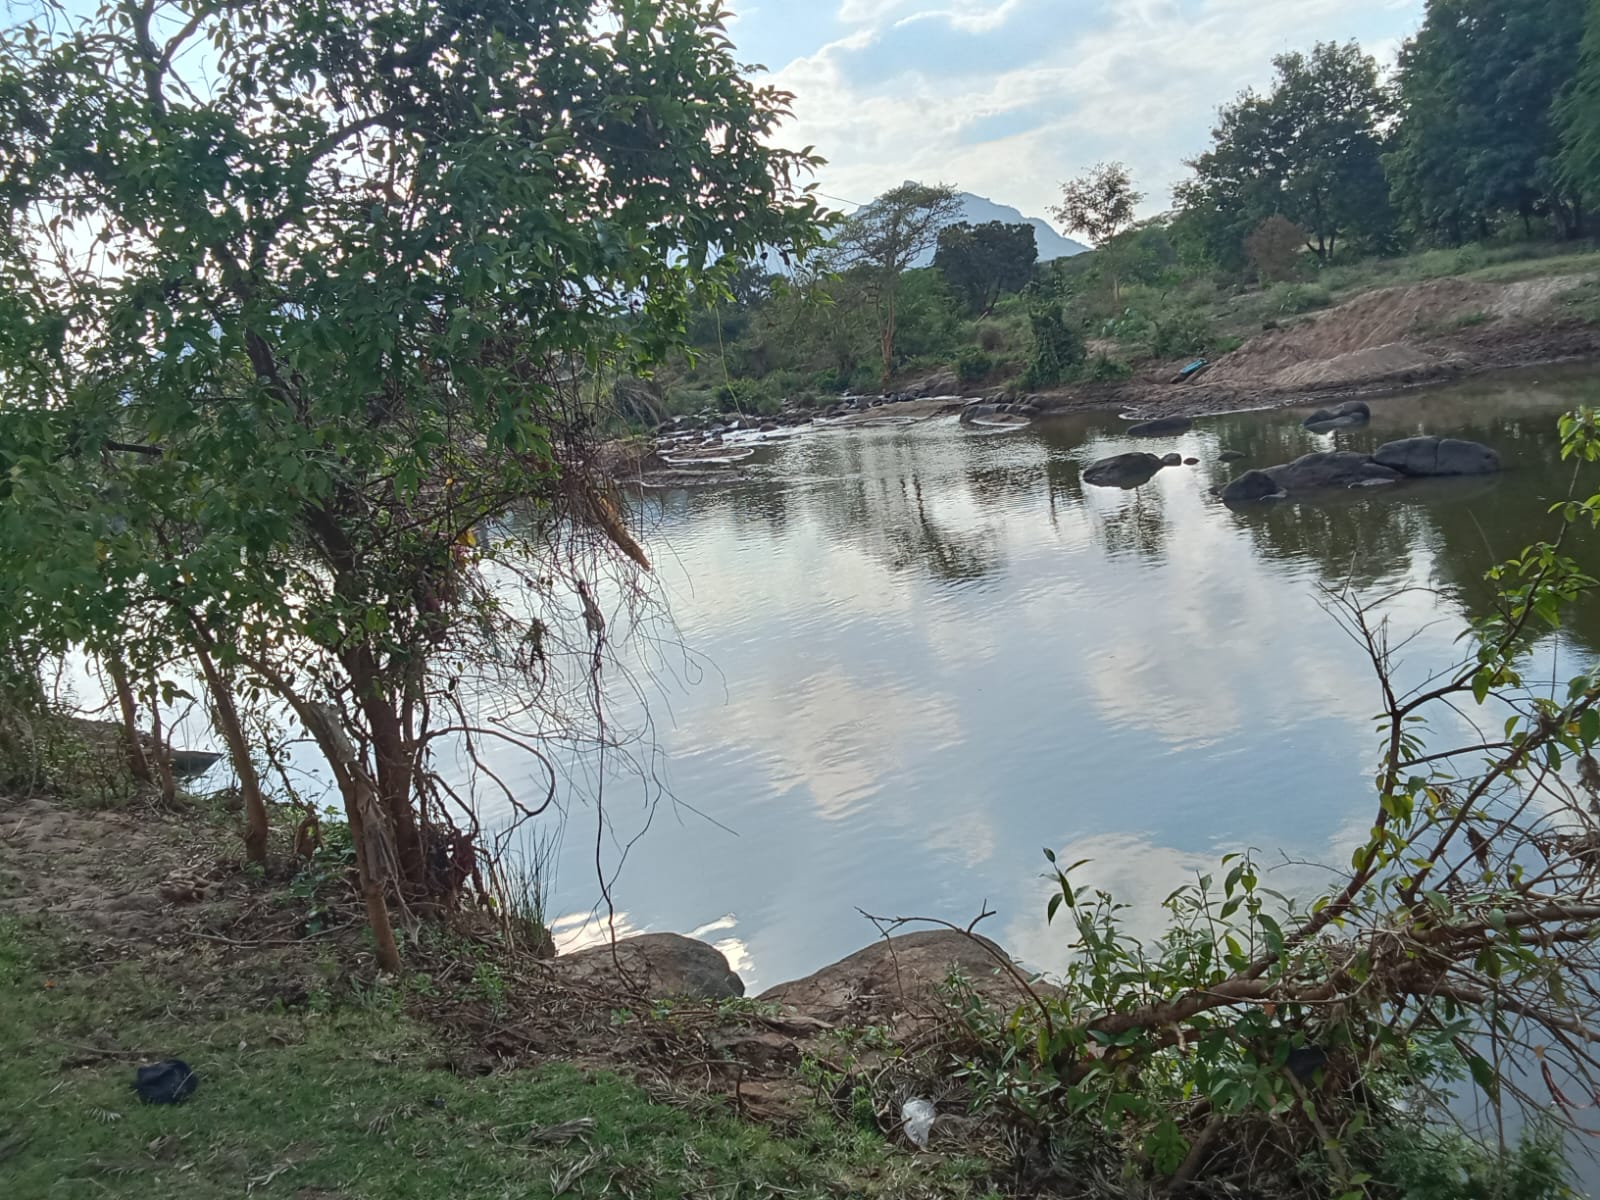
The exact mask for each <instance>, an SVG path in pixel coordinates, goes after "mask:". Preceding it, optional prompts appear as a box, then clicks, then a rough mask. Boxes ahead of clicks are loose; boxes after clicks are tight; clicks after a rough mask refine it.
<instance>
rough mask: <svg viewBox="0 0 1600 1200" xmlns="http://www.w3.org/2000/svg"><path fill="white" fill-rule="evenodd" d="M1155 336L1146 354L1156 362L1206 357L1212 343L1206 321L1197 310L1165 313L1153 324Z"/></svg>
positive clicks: (1211, 330) (1211, 334)
mask: <svg viewBox="0 0 1600 1200" xmlns="http://www.w3.org/2000/svg"><path fill="white" fill-rule="evenodd" d="M1154 325H1155V334H1154V336H1153V337H1152V338H1151V339H1150V352H1151V353H1152V354H1154V355H1155V356H1156V357H1157V358H1178V357H1180V356H1182V355H1186V354H1207V353H1209V352H1210V350H1211V346H1212V343H1213V342H1214V341H1215V340H1216V331H1215V330H1213V329H1212V327H1211V321H1210V319H1209V318H1208V317H1207V316H1206V315H1205V314H1204V313H1202V312H1200V311H1199V310H1198V309H1192V308H1184V309H1178V310H1176V311H1174V312H1170V313H1165V314H1163V315H1162V316H1160V317H1158V318H1156V319H1155V321H1154Z"/></svg>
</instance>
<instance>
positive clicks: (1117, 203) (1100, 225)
mask: <svg viewBox="0 0 1600 1200" xmlns="http://www.w3.org/2000/svg"><path fill="white" fill-rule="evenodd" d="M1143 199H1144V193H1142V192H1139V191H1137V190H1135V188H1134V186H1133V177H1132V176H1131V175H1129V173H1128V168H1127V167H1125V166H1123V165H1122V164H1121V163H1119V162H1113V163H1100V164H1098V165H1097V166H1096V167H1095V168H1094V169H1093V170H1091V171H1090V172H1089V173H1088V174H1087V175H1082V176H1079V177H1078V178H1077V179H1073V180H1069V181H1068V182H1066V183H1065V184H1063V185H1062V186H1061V203H1060V204H1058V205H1057V206H1056V207H1055V208H1054V209H1053V210H1052V213H1053V215H1054V216H1055V218H1056V220H1058V221H1060V222H1061V223H1062V224H1063V225H1065V226H1066V228H1067V232H1068V233H1082V234H1085V235H1087V236H1088V238H1089V240H1090V241H1092V242H1093V243H1094V244H1095V247H1096V249H1097V250H1098V251H1099V252H1100V257H1102V258H1103V259H1104V260H1105V264H1106V267H1107V273H1108V274H1109V275H1110V277H1111V295H1112V298H1113V302H1115V300H1116V299H1117V298H1118V297H1119V296H1120V294H1121V284H1120V282H1119V280H1118V278H1117V266H1116V247H1114V246H1113V245H1112V243H1113V242H1114V241H1115V239H1116V238H1117V235H1118V234H1120V233H1122V232H1123V231H1124V230H1127V229H1129V228H1130V227H1131V226H1132V225H1133V222H1134V218H1135V215H1136V212H1137V209H1138V207H1139V203H1140V201H1142V200H1143Z"/></svg>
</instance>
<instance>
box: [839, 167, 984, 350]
mask: <svg viewBox="0 0 1600 1200" xmlns="http://www.w3.org/2000/svg"><path fill="white" fill-rule="evenodd" d="M960 211H961V203H960V201H958V200H957V199H956V195H955V189H954V188H950V187H945V186H943V185H939V186H937V187H928V186H926V185H924V184H920V183H904V184H901V185H900V186H899V187H897V188H891V189H890V190H889V191H887V192H885V193H884V194H883V195H881V196H879V197H878V198H877V199H876V200H874V201H873V202H872V203H871V204H869V205H867V206H866V207H865V208H863V209H861V210H860V211H858V212H856V213H853V214H851V216H849V217H848V218H847V219H845V220H844V221H843V222H842V223H841V224H840V227H839V230H838V233H837V235H836V236H835V239H834V251H833V256H832V257H833V260H834V264H835V265H836V266H837V267H839V268H840V269H843V270H849V271H854V272H857V273H858V274H859V275H860V276H861V277H862V279H863V280H864V281H865V282H866V284H867V287H868V291H869V294H870V295H871V297H872V300H873V303H874V306H875V307H876V309H877V311H878V327H879V337H878V343H879V350H880V354H881V358H882V362H883V378H884V381H885V382H887V381H888V379H889V376H890V375H891V374H892V373H893V371H894V362H895V334H896V324H897V307H898V304H899V293H900V276H901V275H903V274H904V273H905V272H906V271H907V270H908V269H909V268H910V267H911V266H912V265H914V264H915V263H916V262H917V260H918V259H920V258H921V257H922V256H923V255H924V254H926V253H927V252H928V251H929V250H932V249H933V248H934V247H935V246H936V245H937V244H938V241H939V231H940V230H942V229H944V228H945V226H947V225H949V224H951V223H952V222H954V221H955V219H956V217H957V216H958V215H959V214H960Z"/></svg>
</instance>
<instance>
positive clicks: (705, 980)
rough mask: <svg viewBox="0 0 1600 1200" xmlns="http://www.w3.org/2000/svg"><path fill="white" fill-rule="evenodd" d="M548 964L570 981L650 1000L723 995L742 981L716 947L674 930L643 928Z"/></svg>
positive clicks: (738, 991)
mask: <svg viewBox="0 0 1600 1200" xmlns="http://www.w3.org/2000/svg"><path fill="white" fill-rule="evenodd" d="M613 951H614V952H615V953H613ZM550 967H551V969H553V970H554V971H555V972H556V973H557V974H559V975H561V976H563V977H565V978H566V979H568V980H569V981H571V982H573V983H578V984H595V985H600V986H603V987H608V988H614V987H623V988H626V989H627V990H629V991H637V992H641V993H643V994H644V995H645V996H648V997H649V998H650V999H652V1000H665V999H668V998H687V999H693V1000H728V999H731V998H733V997H735V996H742V995H744V981H743V980H742V979H740V978H739V977H738V976H737V975H735V974H734V973H733V970H732V968H730V967H729V966H728V960H727V959H726V958H724V957H723V956H722V952H721V951H720V950H718V949H717V948H716V947H715V946H710V945H707V944H706V943H705V942H701V941H697V940H695V939H694V938H687V937H683V936H681V935H679V934H676V933H646V934H641V935H640V936H638V937H632V938H626V939H624V940H623V941H620V942H618V943H617V944H616V945H615V946H614V947H613V946H611V945H604V946H594V947H591V948H590V949H588V950H579V951H578V952H577V953H576V954H564V955H562V956H561V957H560V958H557V959H553V960H552V961H551V963H550Z"/></svg>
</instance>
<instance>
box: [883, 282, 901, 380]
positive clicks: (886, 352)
mask: <svg viewBox="0 0 1600 1200" xmlns="http://www.w3.org/2000/svg"><path fill="white" fill-rule="evenodd" d="M898 286H899V281H898V280H891V281H890V283H889V288H888V293H887V299H888V304H889V308H888V316H887V319H886V320H885V321H884V324H883V386H884V388H885V389H887V388H888V386H889V380H890V378H891V377H892V376H893V374H894V333H895V329H894V323H895V292H896V290H897V289H898Z"/></svg>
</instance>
